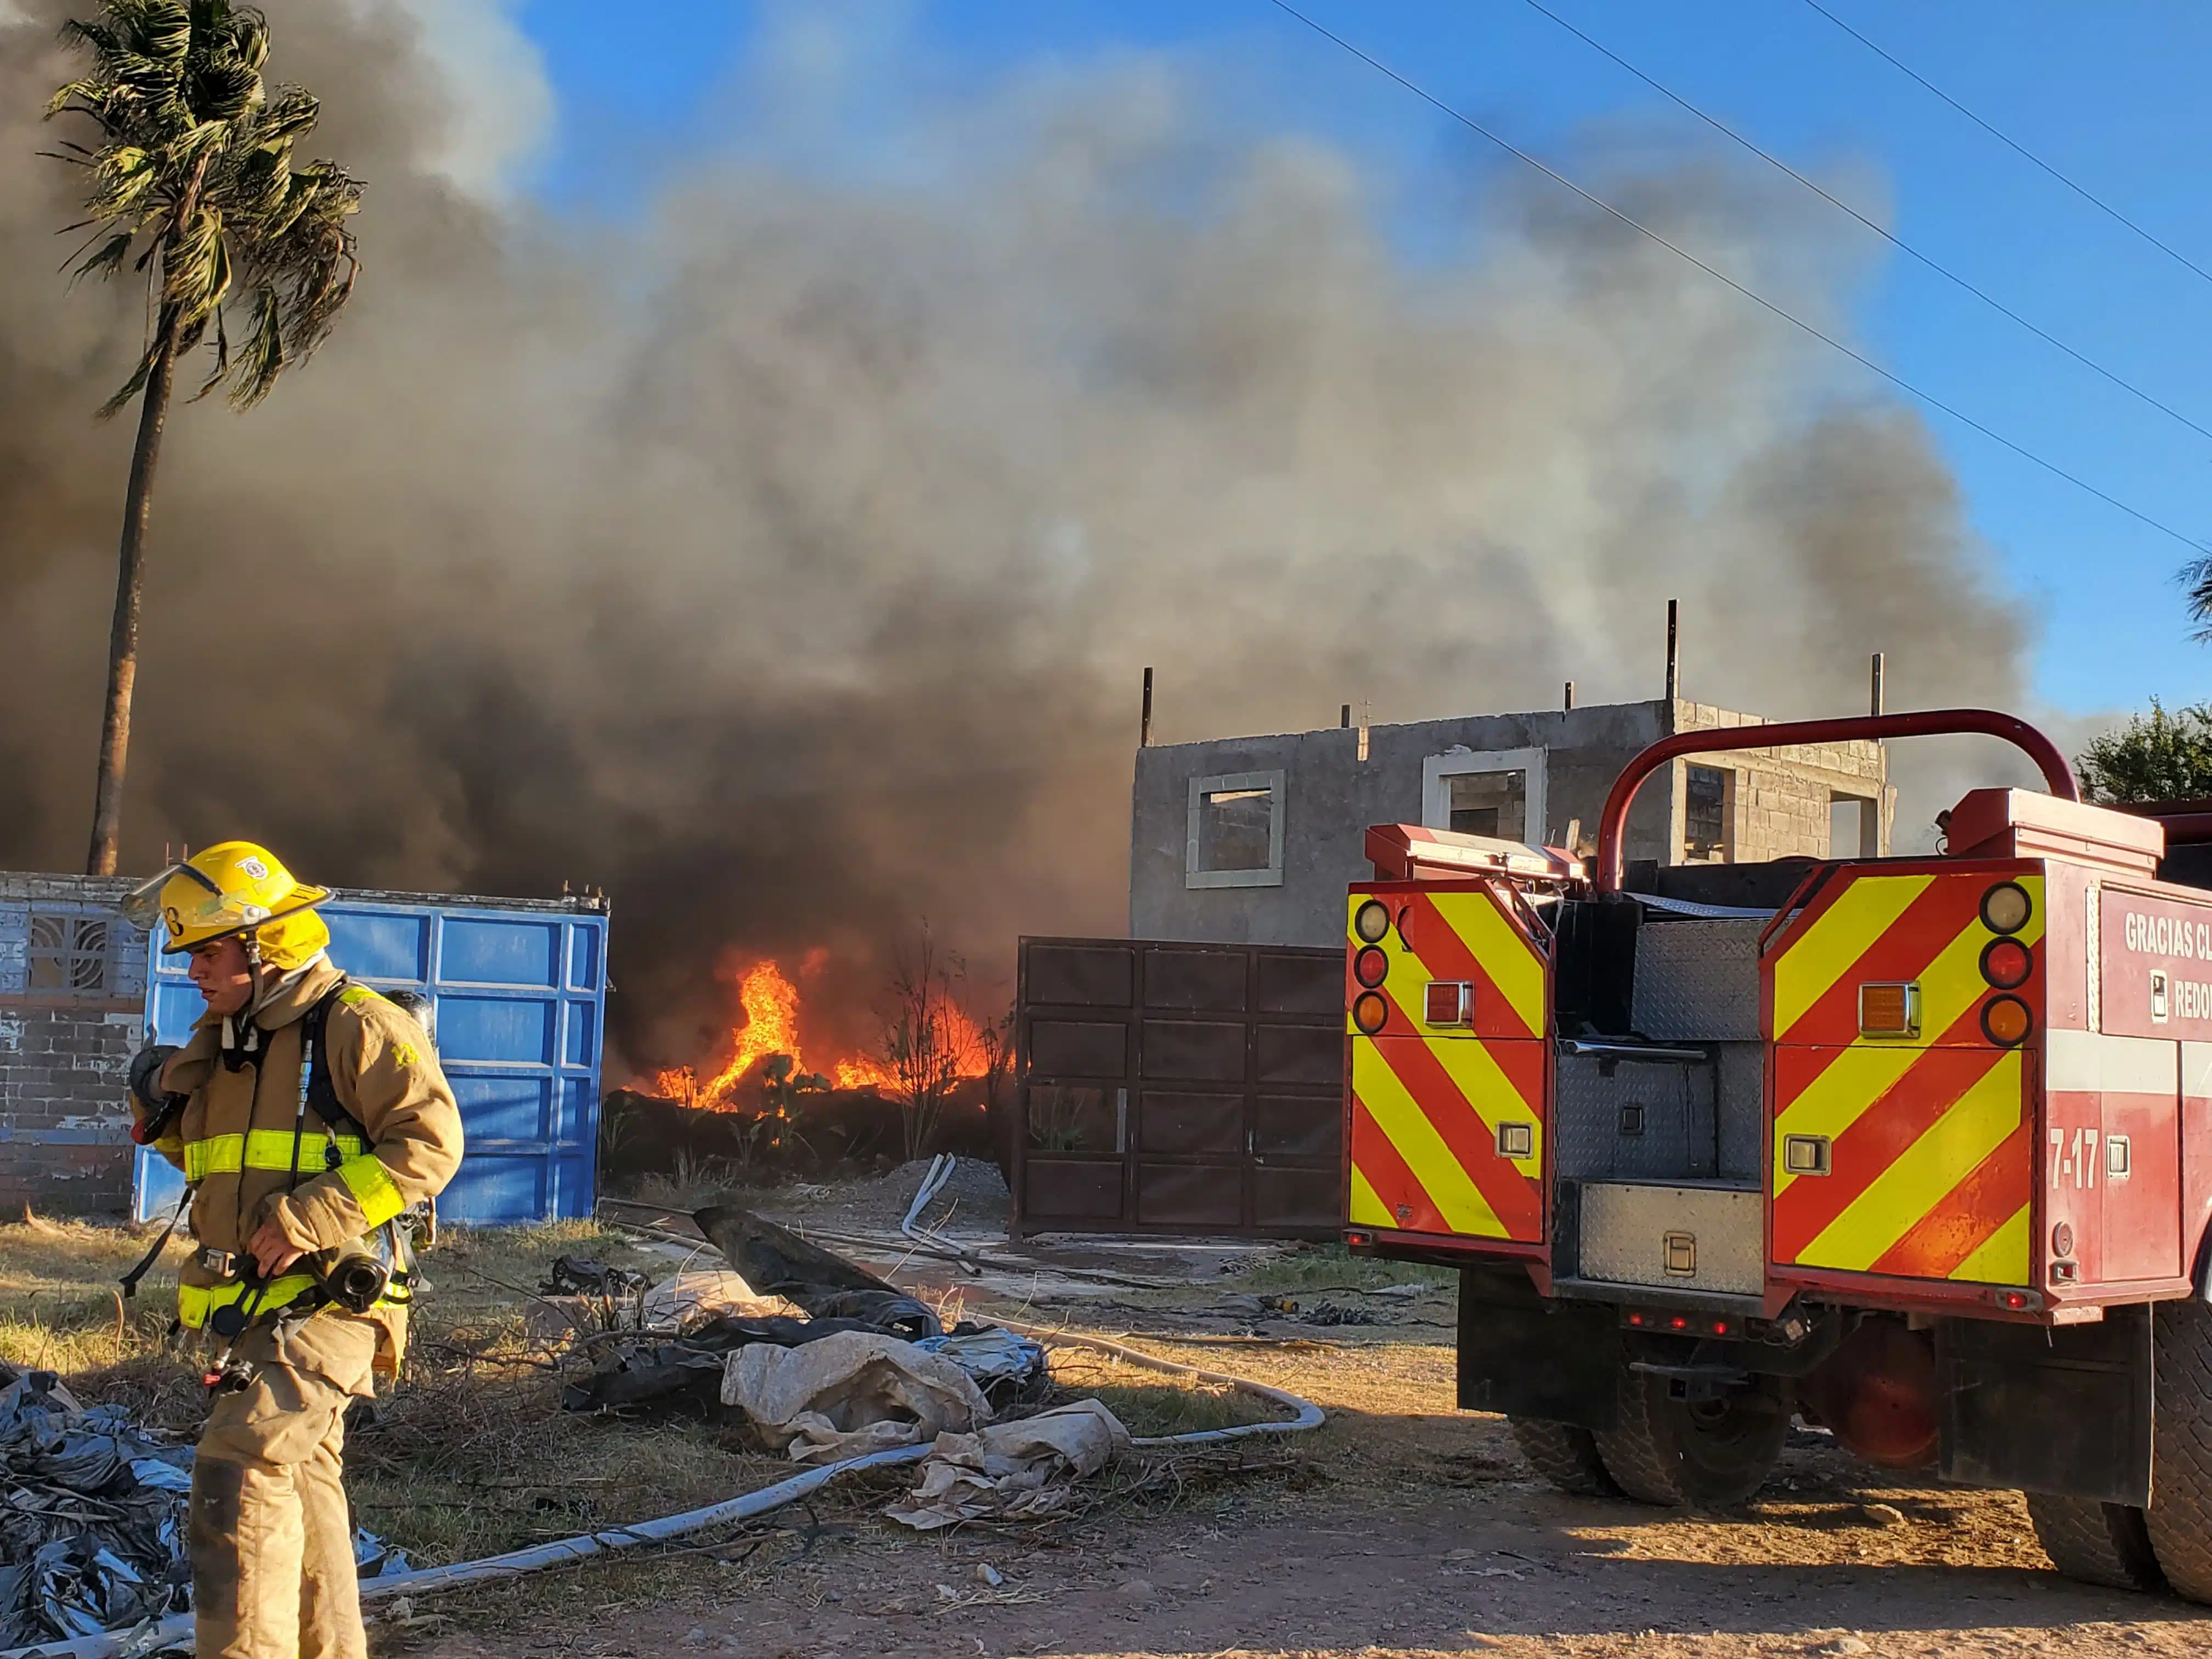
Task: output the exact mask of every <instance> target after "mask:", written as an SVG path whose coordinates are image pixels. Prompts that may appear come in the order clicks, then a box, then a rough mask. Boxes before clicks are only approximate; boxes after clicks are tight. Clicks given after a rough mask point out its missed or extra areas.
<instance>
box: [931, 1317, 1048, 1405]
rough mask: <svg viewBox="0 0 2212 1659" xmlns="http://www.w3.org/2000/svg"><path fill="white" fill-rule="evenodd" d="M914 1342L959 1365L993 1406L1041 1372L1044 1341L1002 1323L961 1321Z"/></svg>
mask: <svg viewBox="0 0 2212 1659" xmlns="http://www.w3.org/2000/svg"><path fill="white" fill-rule="evenodd" d="M914 1346H915V1347H917V1348H919V1349H921V1351H922V1352H924V1353H933V1354H941V1355H943V1356H944V1357H945V1358H947V1359H949V1360H951V1362H952V1363H953V1364H956V1365H957V1366H959V1367H960V1369H961V1370H963V1371H965V1372H967V1373H968V1375H969V1376H971V1377H973V1378H974V1379H975V1386H976V1387H977V1388H979V1389H982V1391H983V1394H984V1396H985V1398H987V1399H988V1400H989V1401H990V1402H991V1403H992V1404H993V1405H994V1406H996V1407H1004V1406H1005V1405H1006V1403H1007V1402H1008V1401H1009V1400H1012V1399H1018V1398H1019V1397H1021V1396H1022V1395H1025V1394H1027V1393H1029V1392H1030V1389H1031V1385H1032V1384H1034V1383H1037V1382H1038V1381H1040V1380H1041V1379H1042V1378H1043V1377H1044V1375H1045V1359H1044V1345H1043V1344H1042V1343H1040V1342H1033V1341H1031V1340H1030V1339H1029V1338H1028V1337H1026V1336H1017V1335H1015V1334H1014V1333H1013V1332H1012V1331H1010V1330H1008V1329H1006V1327H1005V1326H1003V1325H984V1326H980V1327H978V1326H969V1325H963V1326H961V1327H960V1328H958V1329H957V1330H954V1331H948V1332H947V1333H946V1334H945V1335H943V1336H928V1337H924V1338H923V1339H922V1340H921V1341H919V1342H917V1343H915V1345H914Z"/></svg>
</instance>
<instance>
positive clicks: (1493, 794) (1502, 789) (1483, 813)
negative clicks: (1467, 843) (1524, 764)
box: [1444, 772, 1528, 841]
mask: <svg viewBox="0 0 2212 1659" xmlns="http://www.w3.org/2000/svg"><path fill="white" fill-rule="evenodd" d="M1444 785H1445V787H1446V788H1448V789H1449V791H1450V799H1449V803H1448V806H1449V812H1450V816H1451V822H1450V823H1449V824H1447V825H1446V826H1445V827H1446V828H1447V829H1456V830H1458V831H1459V832H1460V834H1462V835H1463V836H1503V837H1504V839H1506V840H1507V841H1526V840H1527V839H1528V774H1527V773H1526V772H1462V773H1461V774H1459V775H1457V776H1456V777H1449V778H1446V779H1445V780H1444Z"/></svg>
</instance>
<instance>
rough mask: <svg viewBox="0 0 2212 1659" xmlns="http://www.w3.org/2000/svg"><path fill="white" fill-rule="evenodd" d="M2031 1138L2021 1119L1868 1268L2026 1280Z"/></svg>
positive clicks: (1912, 1275) (1915, 1275)
mask: <svg viewBox="0 0 2212 1659" xmlns="http://www.w3.org/2000/svg"><path fill="white" fill-rule="evenodd" d="M2034 1135H2035V1130H2034V1127H2033V1125H2032V1124H2030V1123H2028V1122H2027V1121H2022V1122H2021V1124H2020V1125H2019V1126H2018V1127H2015V1129H2014V1130H2013V1132H2012V1133H2011V1134H2009V1135H2008V1136H2007V1137H2006V1138H2005V1139H2003V1140H2002V1141H2001V1142H1999V1143H1998V1145H1997V1148H1996V1151H1995V1152H1991V1153H1990V1155H1989V1156H1988V1157H1987V1158H1984V1159H1983V1160H1982V1161H1981V1163H1980V1164H1977V1165H1976V1166H1975V1168H1974V1172H1973V1173H1972V1175H1970V1176H1967V1177H1966V1179H1965V1180H1964V1181H1962V1182H1960V1183H1959V1184H1958V1185H1957V1186H1956V1187H1954V1188H1952V1189H1951V1190H1950V1191H1949V1192H1948V1194H1945V1195H1944V1197H1943V1198H1942V1200H1941V1201H1940V1202H1938V1203H1937V1204H1936V1206H1935V1207H1934V1208H1933V1209H1931V1210H1929V1212H1928V1213H1927V1214H1926V1215H1924V1216H1923V1217H1921V1218H1920V1219H1919V1221H1918V1222H1917V1223H1916V1224H1915V1225H1914V1226H1913V1228H1912V1230H1911V1231H1910V1232H1908V1233H1906V1234H1905V1237H1903V1238H1900V1239H1899V1240H1898V1241H1897V1243H1894V1244H1893V1245H1891V1246H1890V1248H1889V1249H1887V1250H1886V1251H1884V1252H1883V1253H1882V1255H1881V1256H1879V1257H1878V1258H1876V1260H1875V1264H1874V1271H1875V1272H1876V1273H1895V1274H1897V1275H1899V1277H1902V1278H1906V1279H1990V1280H1993V1281H1997V1282H2002V1283H2017V1282H2018V1281H2019V1280H2020V1279H2022V1278H2024V1277H2026V1270H2027V1217H2028V1203H2029V1200H2030V1199H2031V1198H2032V1197H2033V1192H2032V1190H2031V1189H2032V1188H2033V1179H2034V1178H2033V1152H2034V1147H2033V1144H2032V1143H2033V1139H2034ZM1977 1258H1981V1259H1980V1260H1977Z"/></svg>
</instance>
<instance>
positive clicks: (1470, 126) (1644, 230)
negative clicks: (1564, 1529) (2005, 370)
mask: <svg viewBox="0 0 2212 1659" xmlns="http://www.w3.org/2000/svg"><path fill="white" fill-rule="evenodd" d="M1271 3H1272V4H1273V5H1274V6H1275V8H1276V9H1278V10H1279V11H1282V12H1285V13H1286V14H1288V15H1290V16H1291V17H1294V18H1296V19H1297V21H1299V22H1301V23H1303V24H1304V25H1305V26H1306V27H1308V28H1310V29H1311V30H1312V31H1313V32H1314V33H1316V34H1318V35H1319V36H1321V37H1322V40H1327V41H1328V42H1330V43H1331V44H1332V45H1334V46H1340V47H1342V48H1343V49H1344V50H1345V51H1346V52H1349V53H1351V55H1352V57H1354V58H1358V60H1359V61H1360V62H1361V63H1363V64H1366V65H1367V66H1368V67H1369V68H1370V69H1371V70H1375V71H1376V73H1377V74H1379V75H1382V76H1385V77H1386V78H1388V79H1389V80H1392V81H1395V82H1397V83H1398V84H1399V85H1400V86H1401V87H1403V88H1405V89H1406V90H1407V91H1408V92H1410V93H1412V94H1413V96H1415V97H1416V98H1419V100H1421V101H1422V102H1423V103H1425V104H1428V105H1430V106H1432V107H1434V108H1435V109H1437V111H1439V112H1441V113H1443V114H1445V115H1448V116H1449V117H1450V118H1452V119H1453V120H1455V121H1456V122H1458V123H1459V124H1460V125H1462V126H1463V127H1465V128H1466V129H1467V130H1468V131H1470V132H1472V133H1474V134H1475V135H1476V136H1477V137H1481V138H1485V139H1487V140H1488V141H1489V142H1490V143H1492V144H1495V145H1496V146H1497V147H1498V149H1502V150H1504V152H1505V153H1506V154H1507V155H1510V156H1512V157H1513V158H1514V159H1515V160H1516V161H1522V162H1524V163H1525V164H1527V165H1528V166H1529V167H1534V169H1535V170H1536V171H1537V172H1539V173H1542V174H1543V175H1544V176H1545V177H1546V178H1547V179H1550V180H1552V182H1553V183H1554V184H1556V185H1559V186H1560V187H1562V188H1563V189H1565V190H1569V191H1573V192H1574V193H1575V194H1576V195H1577V196H1579V197H1582V199H1583V201H1585V202H1588V203H1589V204H1590V205H1591V206H1592V207H1594V208H1596V209H1597V210H1599V211H1601V212H1602V213H1605V214H1607V215H1610V216H1612V217H1613V218H1615V219H1618V220H1620V222H1621V223H1623V224H1624V225H1626V226H1627V227H1628V228H1630V229H1631V230H1633V231H1635V232H1636V233H1637V234H1639V235H1642V236H1644V237H1648V238H1649V239H1650V240H1652V241H1654V242H1656V243H1657V244H1658V245H1659V246H1661V247H1663V248H1665V249H1666V250H1667V251H1668V252H1669V253H1671V254H1673V255H1674V256H1675V258H1679V259H1681V260H1683V261H1685V262H1686V263H1687V264H1692V265H1695V266H1696V267H1697V268H1698V269H1699V270H1702V271H1704V272H1705V275H1706V276H1710V277H1711V278H1712V279H1713V280H1714V281H1715V282H1717V283H1722V284H1723V286H1725V287H1727V288H1730V289H1734V290H1735V292H1736V293H1738V294H1740V295H1742V296H1743V297H1744V298H1745V299H1747V300H1748V301H1751V302H1752V303H1753V305H1755V306H1757V307H1759V308H1760V309H1761V310H1763V311H1766V312H1770V313H1772V314H1773V315H1775V316H1777V317H1778V318H1780V319H1782V320H1783V321H1784V322H1785V323H1787V324H1789V325H1790V326H1791V327H1792V328H1794V329H1796V330H1798V331H1800V332H1801V333H1804V334H1808V335H1810V336H1811V337H1813V338H1814V339H1815V340H1818V341H1820V343H1821V344H1823V345H1825V346H1828V347H1830V348H1832V349H1834V350H1837V351H1839V352H1841V353H1842V354H1843V355H1844V356H1846V357H1848V358H1850V360H1851V361H1852V362H1855V363H1857V364H1858V366H1859V367H1860V368H1864V369H1868V370H1870V371H1871V372H1872V373H1874V374H1878V375H1880V376H1881V378H1882V379H1883V380H1887V381H1888V382H1889V383H1890V384H1891V385H1892V386H1895V387H1896V388H1897V389H1898V390H1899V391H1900V392H1904V393H1905V395H1906V396H1908V397H1911V398H1916V399H1917V400H1918V401H1919V402H1921V403H1923V404H1927V405H1928V406H1929V408H1930V409H1934V410H1939V411H1941V412H1942V413H1943V414H1945V415H1948V416H1950V417H1951V418H1952V419H1953V420H1954V421H1956V422H1959V423H1960V425H1961V426H1965V427H1968V428H1972V430H1974V431H1976V432H1978V433H1980V434H1981V435H1982V436H1984V438H1987V439H1988V440H1989V441H1990V442H1991V443H1994V444H1996V445H1997V446H1999V447H2002V448H2004V449H2007V450H2009V451H2010V452H2011V453H2014V454H2015V455H2017V456H2019V457H2020V458H2021V459H2022V460H2024V461H2029V462H2032V463H2033V464H2034V465H2037V466H2039V467H2041V468H2042V469H2043V470H2044V471H2045V472H2048V473H2050V474H2051V476H2052V477H2056V478H2063V479H2064V480H2065V481H2066V482H2067V483H2070V484H2072V485H2073V486H2074V487H2075V489H2079V490H2081V491H2082V492H2083V493H2085V494H2087V495H2093V496H2095V497H2096V498H2097V499H2098V500H2099V501H2102V502H2104V503H2105V504H2106V506H2107V507H2117V508H2118V510H2119V511H2121V512H2122V513H2126V514H2127V515H2128V517H2130V518H2131V519H2133V520H2136V522H2138V523H2139V524H2143V525H2147V526H2149V527H2150V528H2151V529H2153V530H2155V531H2157V532H2159V533H2160V535H2162V536H2170V537H2172V538H2173V539H2174V540H2175V541H2177V542H2179V543H2180V544H2182V545H2183V546H2184V547H2185V548H2187V549H2189V550H2190V551H2191V552H2192V553H2196V554H2199V555H2212V545H2208V544H2205V543H2203V542H2200V541H2198V540H2197V539H2196V538H2194V537H2191V536H2187V535H2184V534H2183V533H2182V532H2180V531H2179V530H2176V529H2175V528H2174V527H2173V526H2172V525H2170V524H2166V523H2164V522H2162V521H2160V520H2157V519H2154V518H2153V517H2152V516H2151V515H2150V514H2149V513H2146V512H2144V511H2143V510H2142V508H2141V507H2130V506H2129V505H2128V503H2127V502H2125V501H2122V500H2121V499H2120V498H2119V497H2118V496H2117V495H2111V494H2109V493H2107V492H2106V491H2105V490H2102V489H2099V488H2098V487H2097V486H2096V485H2095V484H2093V483H2090V482H2089V481H2088V480H2087V479H2086V478H2083V477H2080V476H2078V475H2077V474H2075V473H2072V472H2069V471H2067V470H2066V469H2065V468H2064V467H2063V466H2061V465H2058V463H2057V462H2056V461H2047V460H2045V459H2044V458H2043V457H2042V456H2040V455H2039V454H2037V453H2035V452H2034V451H2033V450H2032V449H2029V448H2027V447H2026V446H2024V445H2021V444H2018V443H2015V442H2014V441H2012V440H2011V439H2010V438H2008V437H2006V436H2005V435H2004V434H2002V432H1998V431H1996V430H1993V429H1992V428H1990V427H1987V426H1984V425H1983V424H1982V422H1979V421H1978V420H1976V419H1975V418H1974V417H1973V416H1971V415H1969V414H1967V413H1966V411H1965V410H1960V409H1957V408H1954V406H1953V405H1951V404H1947V403H1945V402H1944V401H1943V400H1942V398H1938V397H1936V395H1935V394H1934V393H1933V392H1923V391H1922V390H1921V389H1920V388H1919V387H1918V386H1915V385H1913V384H1912V382H1911V381H1910V380H1906V379H1905V377H1904V376H1902V375H1900V374H1893V373H1892V372H1891V371H1890V370H1888V369H1887V368H1883V367H1882V366H1881V364H1880V363H1878V362H1875V361H1874V360H1873V359H1872V358H1871V357H1868V356H1864V355H1863V353H1860V352H1857V351H1854V350H1853V349H1851V348H1850V347H1849V346H1847V345H1845V344H1844V343H1843V342H1842V341H1841V340H1838V339H1837V338H1836V337H1835V336H1833V335H1832V334H1828V333H1825V332H1823V331H1821V330H1820V329H1818V328H1816V327H1814V325H1812V324H1810V323H1808V322H1807V321H1806V320H1805V319H1803V318H1802V317H1799V316H1797V315H1796V314H1795V313H1791V312H1789V311H1786V310H1784V308H1783V307H1780V306H1778V305H1777V304H1776V303H1775V302H1774V301H1771V300H1770V299H1767V298H1766V297H1765V295H1761V294H1758V293H1754V292H1753V290H1752V289H1747V288H1746V287H1745V286H1744V285H1743V284H1742V283H1739V282H1738V281H1736V280H1735V277H1733V276H1729V274H1728V273H1727V272H1725V271H1723V270H1717V269H1716V268H1715V267H1714V266H1711V265H1709V264H1706V263H1705V261H1704V260H1703V259H1700V258H1698V256H1697V255H1696V254H1694V253H1692V252H1689V251H1688V250H1687V249H1686V248H1684V247H1682V246H1680V245H1678V244H1676V243H1674V242H1670V241H1668V240H1667V238H1665V237H1664V236H1662V235H1661V234H1659V233H1658V232H1657V231H1656V230H1654V229H1652V228H1650V226H1649V225H1647V224H1645V223H1644V222H1642V221H1641V220H1639V219H1636V218H1634V217H1632V216H1630V215H1628V214H1626V213H1624V212H1622V211H1621V210H1620V209H1619V208H1617V207H1615V206H1613V204H1612V203H1610V202H1607V201H1605V200H1604V199H1602V198H1601V197H1596V196H1593V195H1592V194H1591V193H1590V192H1589V191H1587V190H1584V189H1583V187H1582V186H1581V185H1578V184H1577V183H1576V182H1575V181H1574V180H1573V179H1570V178H1568V177H1567V176H1566V175H1565V173H1560V172H1558V171H1557V170H1555V169H1554V168H1552V167H1547V166H1546V165H1545V164H1544V163H1543V162H1541V161H1538V160H1537V159H1536V158H1535V157H1534V155H1530V154H1529V153H1528V151H1527V150H1525V149H1521V148H1520V147H1519V146H1518V145H1516V144H1515V143H1511V142H1510V140H1507V139H1505V138H1502V137H1499V136H1498V134H1497V133H1494V132H1492V131H1491V130H1490V129H1489V128H1488V127H1486V126H1484V125H1482V124H1481V123H1480V121H1477V120H1476V119H1475V118H1474V117H1473V116H1470V115H1466V114H1462V112H1460V111H1458V110H1456V109H1455V108H1453V107H1452V106H1450V105H1449V104H1447V103H1446V102H1444V100H1443V99H1441V98H1439V97H1437V95H1436V94H1434V93H1432V92H1430V91H1429V90H1428V89H1427V88H1425V87H1422V86H1420V85H1419V84H1418V83H1417V82H1413V81H1410V80H1408V79H1407V78H1406V76H1402V75H1401V74H1400V73H1399V72H1398V71H1397V70H1394V69H1392V68H1391V67H1390V66H1389V64H1385V63H1383V61H1382V60H1381V59H1380V58H1374V57H1371V56H1370V55H1369V54H1368V53H1367V52H1363V51H1361V50H1360V49H1359V48H1358V46H1354V45H1352V42H1351V41H1349V40H1346V39H1345V38H1344V37H1343V36H1342V35H1340V34H1337V33H1333V32H1331V31H1330V30H1328V29H1327V28H1324V27H1322V25H1321V24H1320V23H1318V22H1316V21H1314V20H1313V19H1312V18H1310V17H1309V16H1307V15H1305V13H1304V12H1302V11H1300V10H1299V9H1297V7H1296V6H1294V5H1292V4H1291V3H1290V0H1271Z"/></svg>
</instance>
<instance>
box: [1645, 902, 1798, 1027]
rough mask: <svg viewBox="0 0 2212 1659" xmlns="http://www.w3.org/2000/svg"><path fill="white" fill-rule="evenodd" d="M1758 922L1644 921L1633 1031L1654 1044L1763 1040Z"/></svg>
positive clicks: (1743, 919) (1755, 919)
mask: <svg viewBox="0 0 2212 1659" xmlns="http://www.w3.org/2000/svg"><path fill="white" fill-rule="evenodd" d="M1765 925H1766V924H1765V921H1763V920H1762V919H1760V918H1759V917H1755V916H1754V917H1734V916H1732V917H1728V918H1725V919H1718V920H1711V921H1707V920H1704V919H1692V918H1689V917H1681V916H1674V917H1659V916H1647V917H1645V918H1644V926H1643V927H1639V928H1638V929H1637V931H1636V990H1635V998H1634V1002H1633V1006H1632V1018H1633V1020H1634V1023H1635V1026H1636V1030H1638V1032H1640V1033H1641V1034H1642V1035H1644V1036H1647V1037H1650V1038H1651V1039H1652V1040H1653V1041H1654V1042H1731V1041H1733V1042H1757V1041H1758V1040H1759V929H1760V928H1761V927H1765Z"/></svg>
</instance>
